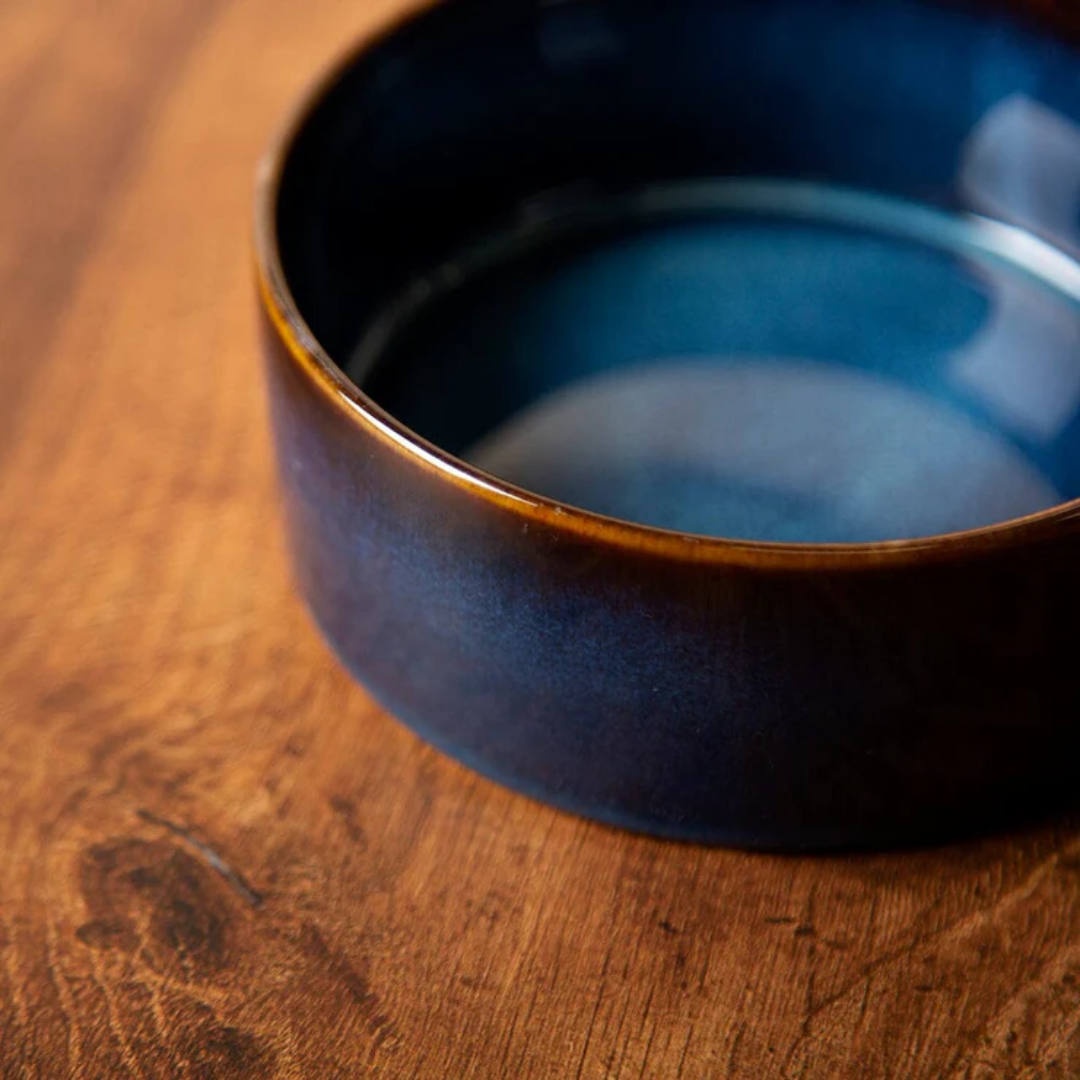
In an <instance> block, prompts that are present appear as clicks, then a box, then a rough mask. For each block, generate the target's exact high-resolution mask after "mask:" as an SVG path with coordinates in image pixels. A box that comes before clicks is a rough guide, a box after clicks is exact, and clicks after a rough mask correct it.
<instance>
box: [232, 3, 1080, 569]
mask: <svg viewBox="0 0 1080 1080" xmlns="http://www.w3.org/2000/svg"><path fill="white" fill-rule="evenodd" d="M452 2H453V0H409V2H408V4H407V6H406V8H405V9H404V10H403V11H398V12H397V14H396V15H394V16H393V17H391V18H389V19H387V18H385V17H384V18H382V19H381V20H380V21H379V22H378V23H377V25H376V26H375V28H374V29H372V30H368V31H367V32H365V33H363V34H361V35H360V36H359V38H358V39H356V40H355V41H353V42H352V43H351V44H350V45H348V46H347V47H346V48H345V49H344V50H343V51H342V52H341V53H340V54H339V55H338V56H337V57H336V58H335V59H333V60H331V61H330V62H329V63H328V64H327V65H326V66H325V67H324V68H323V70H322V71H321V72H320V73H318V74H317V75H316V76H315V77H314V79H312V80H311V81H310V82H309V83H308V85H307V87H306V89H304V90H303V91H302V92H301V93H300V94H299V96H298V97H297V98H296V99H295V100H294V102H293V105H292V107H291V108H290V109H289V110H288V111H287V112H286V114H285V117H284V119H283V120H282V121H281V122H280V123H279V125H278V127H277V130H276V131H275V132H274V134H273V135H272V136H271V138H270V140H269V144H268V146H267V149H266V150H265V151H264V153H263V155H262V157H261V159H260V161H259V164H258V166H257V169H256V178H255V199H254V234H253V251H254V259H255V276H256V285H257V288H258V293H259V298H260V300H261V303H262V306H263V309H264V312H265V314H266V315H267V316H268V317H269V320H270V323H271V325H272V326H273V329H274V331H275V333H276V334H277V335H278V338H279V339H280V341H281V342H282V343H283V344H284V346H285V353H286V355H287V357H288V359H289V360H290V362H291V363H292V364H293V366H294V368H295V370H296V371H297V373H298V374H300V375H301V376H302V378H303V379H304V381H305V382H306V383H308V384H309V385H311V386H313V387H314V388H316V389H317V390H318V391H319V392H321V393H322V394H323V395H324V397H325V398H326V399H328V400H329V402H330V403H331V404H332V405H333V406H335V407H336V408H337V409H339V410H340V411H341V412H342V413H343V414H344V415H345V417H346V418H347V420H348V422H350V423H352V424H355V425H356V426H357V427H359V428H362V429H364V430H365V431H366V432H367V433H369V434H371V435H374V436H375V437H377V438H378V439H379V440H380V441H381V442H382V443H383V444H384V445H385V446H387V448H388V449H390V450H391V451H392V452H393V453H396V454H399V455H402V456H404V457H406V458H408V459H410V460H411V461H412V462H413V463H414V464H415V465H417V466H420V467H422V468H426V469H428V470H431V471H433V472H434V473H436V474H437V476H438V477H439V478H440V479H441V480H443V481H445V482H447V483H449V484H452V485H453V486H455V487H457V488H459V489H461V490H462V491H463V493H465V494H467V495H471V496H473V497H475V498H478V499H481V500H483V501H485V502H487V503H489V504H491V505H494V506H497V507H499V508H501V509H503V510H506V511H508V512H510V513H513V514H517V515H518V516H519V517H520V518H522V519H523V523H524V524H536V525H539V526H542V527H545V528H547V529H549V530H556V531H561V532H565V533H568V534H571V535H573V536H575V537H577V538H579V539H588V540H592V541H594V542H602V543H604V544H608V545H611V546H614V547H620V548H630V549H633V550H635V551H639V552H646V553H649V554H653V555H657V556H660V557H666V558H674V559H680V560H683V561H687V562H693V563H701V564H707V565H717V566H751V567H758V568H772V569H788V570H813V569H837V568H840V567H844V568H852V569H858V568H868V567H888V566H903V565H906V564H911V563H925V562H937V561H951V560H955V559H957V558H961V557H963V558H967V557H970V556H971V555H973V554H976V553H979V552H999V551H1009V550H1014V549H1016V548H1020V547H1023V546H1026V545H1029V544H1032V543H1035V542H1039V541H1041V540H1045V539H1052V538H1055V537H1058V536H1060V535H1061V534H1062V532H1064V531H1066V530H1067V531H1069V532H1071V531H1073V529H1074V528H1076V527H1080V498H1076V499H1071V500H1068V501H1066V502H1062V503H1058V504H1056V505H1054V506H1052V507H1049V508H1048V509H1046V510H1041V511H1038V512H1036V513H1033V514H1026V515H1023V516H1021V517H1016V518H1009V519H1007V520H1005V521H1001V522H995V523H993V524H990V525H983V526H979V527H977V528H973V529H964V530H959V531H955V532H945V533H935V534H932V535H929V536H925V537H912V538H905V539H896V540H883V541H869V542H859V543H843V544H814V543H807V542H780V541H766V540H743V539H736V538H731V537H723V536H710V535H704V534H696V533H689V532H680V531H676V530H672V529H664V528H660V527H657V526H653V525H645V524H641V523H638V522H634V521H629V520H625V519H622V518H616V517H611V516H608V515H605V514H600V513H597V512H595V511H592V510H586V509H583V508H581V507H576V506H573V505H571V504H569V503H561V502H559V501H558V500H555V499H551V498H548V497H546V496H543V495H539V494H537V493H535V492H532V491H529V490H527V489H525V488H522V487H519V486H517V485H516V484H512V483H510V482H509V481H506V480H503V479H501V478H499V477H498V476H495V475H494V474H492V473H489V472H487V471H485V470H484V469H481V468H478V467H477V466H475V465H471V464H469V463H468V462H465V461H463V460H462V459H461V458H458V457H456V456H454V455H453V454H451V453H449V452H448V451H446V450H443V449H442V448H441V447H439V446H437V445H436V444H434V443H432V442H429V441H428V440H427V439H425V438H423V437H422V436H421V435H419V434H417V433H416V432H414V431H413V430H412V429H410V428H409V427H408V426H407V425H405V424H403V423H401V422H400V421H399V420H397V419H396V418H395V417H394V416H393V415H392V414H391V413H389V412H387V411H386V410H385V409H383V408H382V407H381V406H380V405H378V404H377V403H376V402H375V401H374V400H373V399H372V398H370V397H369V396H368V395H367V394H366V393H364V391H363V390H362V389H361V388H360V387H359V386H358V385H357V384H355V383H354V382H353V381H352V380H351V379H350V378H349V377H348V376H347V375H346V374H345V372H344V370H343V369H342V368H341V367H339V366H338V364H337V363H336V362H335V361H334V360H333V358H332V357H331V356H330V354H329V353H328V352H327V351H326V350H325V349H324V348H323V347H322V345H321V344H320V343H319V341H318V339H317V338H316V336H315V334H314V333H313V332H312V330H311V328H310V327H309V326H308V324H307V322H306V320H305V319H304V317H303V315H302V313H301V311H300V308H299V305H298V304H297V302H296V299H295V297H294V296H293V293H292V290H291V289H290V287H289V284H288V280H287V278H286V275H285V270H284V266H283V264H282V260H281V250H280V245H279V242H278V232H277V208H278V198H279V194H280V186H281V180H282V177H283V175H284V172H285V168H286V166H287V164H288V162H289V159H290V156H291V154H292V151H293V149H294V146H295V143H296V141H297V138H298V137H299V135H300V133H301V132H302V131H303V129H304V127H305V125H306V124H307V122H308V120H309V119H310V118H311V117H312V115H313V114H314V113H315V112H316V110H317V109H318V108H319V107H320V105H321V104H322V102H323V100H324V99H325V97H326V96H327V94H328V93H329V92H330V91H331V90H332V89H333V87H334V86H335V85H336V84H337V83H338V82H339V80H340V79H342V78H343V77H344V76H345V74H346V73H347V72H348V71H349V70H350V69H351V68H352V67H353V65H354V64H356V63H358V62H360V61H361V60H362V58H363V57H364V55H365V54H366V53H367V52H368V50H369V49H371V48H372V47H373V46H375V45H376V44H378V43H379V42H381V41H383V40H385V39H387V38H389V37H391V36H393V35H395V34H396V33H398V32H399V31H400V30H402V29H404V28H405V27H406V26H408V25H409V24H411V23H414V22H417V21H421V20H423V18H424V16H425V15H426V14H427V13H428V12H429V11H432V10H434V9H436V8H441V7H443V6H445V5H446V4H447V3H452ZM913 2H915V3H922V4H924V5H929V6H939V7H940V6H947V7H953V8H955V7H971V6H972V3H971V0H913ZM975 6H981V7H983V8H984V9H987V8H989V9H991V10H992V9H995V8H997V9H998V10H1001V9H1002V7H1004V8H1006V9H1009V8H1012V9H1013V15H1014V16H1016V15H1017V11H1016V5H1015V3H1005V4H1002V3H1001V2H1000V0H982V2H981V5H975ZM1021 8H1022V9H1021V11H1020V12H1019V15H1020V17H1021V18H1023V17H1025V16H1028V17H1030V16H1031V15H1036V16H1038V14H1039V12H1038V10H1037V9H1036V10H1035V11H1034V12H1033V11H1032V10H1031V5H1027V10H1023V5H1022V6H1021ZM1027 21H1030V19H1028V20H1027ZM1036 21H1037V22H1038V23H1040V24H1041V25H1042V26H1043V29H1044V30H1045V29H1046V28H1047V23H1048V22H1052V20H1047V19H1044V18H1037V19H1036ZM1051 33H1052V31H1051Z"/></svg>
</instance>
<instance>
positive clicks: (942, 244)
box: [277, 0, 1080, 543]
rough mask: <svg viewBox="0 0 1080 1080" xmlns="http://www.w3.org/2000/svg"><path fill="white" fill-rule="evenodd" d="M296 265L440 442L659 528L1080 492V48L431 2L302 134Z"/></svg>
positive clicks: (1016, 39) (838, 516) (411, 415)
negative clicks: (1079, 50) (1078, 257)
mask: <svg viewBox="0 0 1080 1080" xmlns="http://www.w3.org/2000/svg"><path fill="white" fill-rule="evenodd" d="M277 225H278V234H279V241H280V248H281V258H282V265H283V269H284V272H285V275H286V279H287V281H288V284H289V287H290V289H291V291H292V293H293V296H294V297H295V300H296V302H297V304H298V307H299V310H300V312H301V314H302V315H303V317H304V319H305V321H306V322H307V324H308V325H309V327H310V328H311V329H312V331H313V332H314V334H315V335H316V337H317V338H318V339H319V341H320V343H321V344H322V345H323V346H324V348H325V349H326V350H327V351H328V352H329V354H330V355H331V356H333V357H334V358H335V360H337V361H338V363H339V365H340V366H342V367H343V368H344V369H345V370H346V371H347V373H348V374H349V375H350V377H351V378H353V380H354V381H355V382H356V383H357V385H359V386H360V387H361V388H362V389H363V390H364V391H365V392H367V393H368V394H369V395H370V397H371V398H372V399H373V400H374V401H375V402H377V403H378V404H379V405H380V406H382V407H383V408H384V409H385V410H386V411H388V412H389V413H390V414H391V415H392V416H394V417H395V418H396V419H397V420H399V421H400V422H401V423H403V424H405V425H406V426H407V427H409V428H410V429H412V430H413V431H415V432H416V433H417V434H419V435H420V436H422V437H423V438H425V439H428V440H429V441H431V442H433V443H435V444H436V445H438V446H441V447H442V448H444V449H446V450H448V451H450V452H451V453H453V454H456V455H458V456H460V457H462V458H464V459H465V460H467V461H470V462H472V463H474V464H476V465H478V466H480V467H482V468H484V469H485V470H487V471H489V472H491V473H493V474H495V475H496V476H499V477H502V478H504V479H506V480H509V481H511V482H513V483H515V484H517V485H519V486H522V487H525V488H528V489H530V490H533V491H537V492H539V493H541V494H544V495H547V496H549V497H552V498H556V499H559V500H561V501H563V502H566V503H569V504H572V505H575V506H578V507H581V508H584V509H587V510H593V511H596V512H599V513H604V514H608V515H611V516H615V517H620V518H624V519H627V520H632V521H636V522H640V523H644V524H648V525H655V526H660V527H665V528H674V529H680V530H683V531H688V532H694V533H700V534H708V535H718V536H728V537H738V538H743V539H751V540H773V541H795V542H804V543H805V542H810V543H817V542H828V543H838V542H839V543H843V542H867V541H879V540H892V539H901V538H910V537H922V536H929V535H935V534H941V533H947V532H954V531H957V530H964V529H969V528H976V527H979V526H982V525H989V524H994V523H997V522H1000V521H1005V520H1009V519H1012V518H1016V517H1019V516H1023V515H1027V514H1030V513H1033V512H1037V511H1040V510H1044V509H1047V508H1049V507H1052V506H1054V505H1056V504H1058V503H1061V502H1064V501H1068V500H1071V499H1074V498H1077V497H1080V347H1078V346H1080V308H1078V304H1080V265H1078V264H1077V262H1076V261H1075V259H1074V255H1075V254H1076V252H1078V251H1080V60H1078V58H1077V56H1076V55H1075V53H1074V52H1073V51H1072V50H1071V48H1070V47H1069V46H1067V45H1066V44H1064V43H1062V42H1059V41H1056V40H1052V39H1050V38H1048V37H1046V36H1043V35H1041V34H1039V33H1038V32H1036V31H1035V30H1033V29H1031V28H1028V27H1025V26H1021V25H1019V24H1018V23H1016V22H1015V21H1013V20H1012V19H1011V18H1010V17H1009V16H1007V15H1006V14H1004V13H1002V12H1001V11H999V10H998V9H993V10H992V11H991V10H989V9H987V8H985V6H984V7H983V8H982V9H980V10H975V9H973V8H970V7H958V6H955V5H941V4H931V3H925V2H912V0H866V2H863V3H859V4H851V3H848V2H840V0H835V2H834V0H819V2H815V3H806V2H805V0H797V2H795V0H765V2H762V0H752V2H750V0H744V2H739V0H728V2H725V3H716V2H715V0H667V2H665V3H664V4H663V5H661V4H658V3H655V2H653V0H640V2H639V0H619V3H617V4H616V3H601V2H597V0H564V2H560V3H552V4H540V5H533V4H525V3H510V4H507V3H505V2H495V0H449V2H447V3H444V4H443V5H442V6H440V7H436V8H434V9H432V10H431V11H429V12H427V13H426V14H424V15H422V16H420V17H418V18H416V19H414V20H412V21H410V22H409V23H407V24H405V25H404V26H402V27H400V28H399V29H397V30H396V31H395V32H393V33H392V34H390V35H387V36H386V37H384V38H383V39H382V40H380V41H379V42H377V43H376V44H375V45H374V46H372V47H371V48H369V49H368V50H366V51H365V52H364V53H362V54H361V55H360V57H359V58H358V59H357V61H356V62H355V63H354V64H353V66H352V67H350V68H349V70H348V71H347V72H346V73H345V74H344V75H343V77H342V78H341V79H340V80H339V81H338V82H337V83H336V84H335V85H334V87H333V88H332V89H331V90H330V91H329V93H328V94H326V95H325V97H324V98H323V99H322V100H321V101H320V102H319V104H318V105H317V106H316V108H315V109H314V111H313V112H312V113H311V114H310V116H309V117H308V118H307V121H306V123H305V124H304V126H303V128H302V130H301V131H300V133H299V135H298V137H297V138H296V139H295V141H294V143H293V144H292V146H291V148H290V151H289V154H288V157H287V160H286V163H285V167H284V171H283V175H282V181H281V188H280V195H279V201H278V217H277Z"/></svg>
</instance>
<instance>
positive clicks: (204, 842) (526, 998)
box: [0, 0, 1080, 1080]
mask: <svg viewBox="0 0 1080 1080" xmlns="http://www.w3.org/2000/svg"><path fill="white" fill-rule="evenodd" d="M399 3H400V0H363V2H358V0H305V2H303V3H297V2H295V0H232V2H225V0H169V2H164V0H155V2H153V3H147V2H145V0H107V2H100V3H90V2H88V0H33V2H31V0H22V2H18V0H16V2H9V3H7V4H6V5H3V6H0V345H2V348H0V596H2V597H3V600H2V606H0V853H2V857H0V1073H2V1074H3V1075H4V1076H24V1075H25V1076H40V1077H60V1076H64V1075H69V1074H71V1075H79V1076H87V1077H101V1076H109V1075H114V1074H115V1075H126V1074H130V1075H134V1076H142V1077H158V1076H174V1075H175V1076H191V1077H210V1076H213V1077H233V1076H235V1077H260V1076H312V1077H329V1076H339V1075H340V1076H346V1075H349V1076H353V1075H362V1074H364V1072H365V1071H370V1072H372V1073H375V1074H377V1075H380V1076H388V1077H414V1076H419V1077H435V1078H440V1080H441V1078H449V1080H453V1078H457V1077H466V1076H476V1077H501V1076H506V1077H534V1076H535V1077H602V1076H611V1077H639V1076H644V1077H680V1076H681V1077H688V1078H689V1077H693V1078H697V1077H713V1076H739V1077H749V1078H767V1077H773V1076H807V1077H834V1076H851V1077H876V1076H898V1077H939V1076H963V1077H971V1078H973V1080H974V1078H976V1077H979V1078H988V1077H1007V1076H1045V1077H1066V1076H1080V904H1078V899H1080V832H1078V826H1077V823H1076V822H1075V821H1059V822H1057V823H1054V824H1051V825H1048V826H1046V827H1043V828H1041V829H1038V830H1029V831H1025V832H1021V833H1019V834H1016V835H1011V836H1007V837H999V838H995V839H991V840H986V841H983V842H978V843H971V844H967V845H962V846H956V847H952V848H949V849H947V850H939V851H933V852H925V853H917V854H907V855H890V856H876V857H860V858H855V857H852V858H829V859H794V858H779V857H761V856H753V855H747V854H739V853H732V852H726V851H710V850H702V849H699V848H695V847H688V846H680V845H677V844H669V843H659V842H655V841H651V840H647V839H642V838H639V837H633V836H628V835H624V834H622V833H619V832H615V831H611V830H609V829H606V828H602V827H599V826H596V825H592V824H587V823H584V822H581V821H577V820H574V819H573V818H571V817H568V816H565V815H563V814H559V813H556V812H553V811H551V810H548V809H546V808H544V807H542V806H539V805H537V804H535V803H533V802H529V801H527V800H525V799H523V798H519V797H517V796H514V795H512V794H509V793H508V792H506V791H503V790H501V789H500V788H498V787H495V786H494V785H492V784H490V783H487V782H486V781H483V780H480V779H478V778H477V777H475V776H473V775H472V774H470V773H469V772H467V771H465V770H464V769H462V768H460V767H459V766H457V765H455V764H453V763H451V762H450V761H448V760H446V759H444V758H443V757H441V756H440V755H439V754H437V753H436V752H434V751H433V750H430V749H429V748H427V747H426V746H424V745H423V744H422V743H420V742H419V741H418V740H417V739H415V738H414V737H413V736H412V735H410V734H409V733H408V732H407V731H405V730H404V729H403V728H401V727H400V726H399V725H398V724H396V723H395V722H394V721H393V720H391V719H390V718H388V717H387V716H385V715H383V714H381V713H380V712H379V711H378V710H377V709H376V708H375V707H374V706H373V705H372V704H371V703H370V702H369V701H368V700H367V699H366V698H365V696H364V694H363V693H362V692H360V691H359V690H357V689H356V688H355V687H354V686H353V685H352V684H351V683H350V682H349V681H348V679H347V678H346V677H345V675H344V674H343V673H342V671H341V670H340V669H339V668H338V667H337V666H336V665H335V663H334V662H333V660H332V659H331V658H330V656H329V655H328V653H327V651H326V649H325V648H324V647H323V645H322V643H321V641H320V640H319V638H318V637H317V635H316V633H315V631H314V630H313V628H312V625H311V623H310V622H309V620H308V618H307V616H306V615H305V613H304V611H303V610H302V608H301V606H300V604H299V602H298V600H297V599H296V597H295V596H294V593H293V590H292V588H291V587H290V582H289V575H288V571H287V567H286V564H285V559H284V556H283V551H282V544H281V539H280V536H279V530H278V522H277V514H276V505H275V490H274V479H273V474H272V461H271V453H270V446H269V442H268V438H267V432H266V423H265V417H264V402H263V395H262V388H261V384H260V378H259V365H258V359H257V355H256V346H255V320H254V310H255V309H254V303H253V299H252V290H251V285H250V268H249V256H248V248H247V242H248V228H249V226H248V222H249V201H250V193H251V178H252V171H253V166H254V162H255V159H256V156H257V154H258V152H259V150H260V148H261V147H262V146H263V144H264V142H265V140H266V138H267V135H268V133H269V131H270V130H271V128H272V126H273V124H274V123H275V122H276V121H277V118H278V117H279V115H280V114H281V112H282V110H283V109H284V107H285V105H286V103H287V102H288V100H289V99H290V97H291V96H292V95H293V94H294V92H295V91H296V90H297V89H298V88H299V87H300V86H301V85H302V83H303V82H304V81H305V80H306V78H307V77H308V76H309V74H310V73H311V72H312V71H313V70H314V69H315V68H316V67H318V66H319V65H320V64H322V63H323V62H324V61H325V60H326V59H327V58H328V57H330V56H331V55H333V54H334V53H335V52H336V51H337V50H338V49H339V48H340V46H341V45H342V44H343V43H344V42H345V41H346V40H347V39H349V38H352V37H353V36H354V35H356V34H357V33H360V32H362V31H364V30H365V29H367V28H370V27H371V26H372V25H373V24H374V23H375V22H377V21H380V20H382V19H384V18H385V17H386V16H387V14H388V13H389V12H390V11H391V10H392V9H393V8H395V7H396V6H398V4H399Z"/></svg>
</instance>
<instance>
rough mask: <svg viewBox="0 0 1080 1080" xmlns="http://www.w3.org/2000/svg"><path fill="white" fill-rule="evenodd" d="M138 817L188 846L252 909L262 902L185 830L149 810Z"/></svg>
mask: <svg viewBox="0 0 1080 1080" xmlns="http://www.w3.org/2000/svg"><path fill="white" fill-rule="evenodd" d="M139 817H141V818H142V819H143V821H145V822H147V823H149V824H150V825H157V826H159V827H160V828H162V829H168V831H169V832H171V833H172V834H173V836H176V837H179V838H180V839H181V840H183V841H184V843H185V844H187V845H188V847H190V848H191V849H192V850H193V851H194V852H195V853H196V854H197V855H199V856H200V857H201V858H202V859H203V861H204V862H205V863H206V864H207V865H208V866H209V867H210V868H211V869H213V870H215V871H216V872H217V873H218V875H219V876H220V877H221V878H222V880H224V882H225V883H226V884H227V885H228V886H229V887H230V888H232V889H233V890H234V891H235V892H236V893H237V894H238V895H239V896H241V897H242V898H243V899H244V900H246V901H247V902H248V903H249V904H250V905H251V906H252V907H256V908H257V907H259V906H260V905H261V904H262V902H263V896H262V894H261V893H259V892H257V891H256V890H255V889H253V888H252V887H251V886H250V885H249V884H248V883H247V881H245V880H244V877H243V875H242V874H241V873H239V871H237V870H234V869H233V868H232V867H231V866H230V865H229V864H228V863H227V862H226V861H225V860H224V859H223V858H222V857H221V856H220V855H219V854H218V853H217V852H216V851H215V850H214V849H213V848H212V847H209V846H207V845H206V844H204V843H203V842H202V841H201V840H199V839H198V838H197V837H195V836H192V834H191V833H190V832H188V830H187V829H185V828H183V827H182V826H180V825H177V824H176V823H175V822H173V821H169V819H168V818H163V817H159V816H158V815H157V814H155V813H152V812H151V811H150V810H140V811H139Z"/></svg>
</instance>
